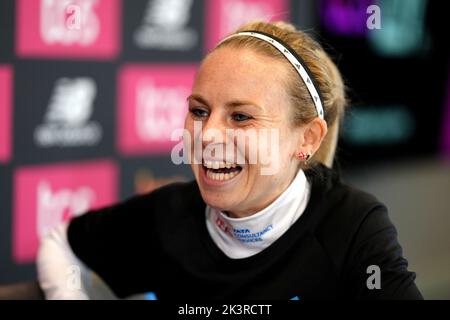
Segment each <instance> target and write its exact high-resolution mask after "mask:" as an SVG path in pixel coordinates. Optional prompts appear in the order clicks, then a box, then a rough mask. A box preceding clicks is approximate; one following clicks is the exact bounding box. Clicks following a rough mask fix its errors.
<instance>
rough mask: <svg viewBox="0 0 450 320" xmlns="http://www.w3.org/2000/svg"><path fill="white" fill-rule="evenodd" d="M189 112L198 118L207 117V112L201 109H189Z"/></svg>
mask: <svg viewBox="0 0 450 320" xmlns="http://www.w3.org/2000/svg"><path fill="white" fill-rule="evenodd" d="M190 112H191V113H192V114H193V115H194V116H195V117H198V118H202V117H207V116H208V112H207V111H206V110H203V109H195V108H194V109H191V110H190Z"/></svg>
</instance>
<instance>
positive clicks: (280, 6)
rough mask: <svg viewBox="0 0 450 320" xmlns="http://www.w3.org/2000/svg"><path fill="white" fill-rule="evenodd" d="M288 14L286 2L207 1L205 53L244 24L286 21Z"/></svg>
mask: <svg viewBox="0 0 450 320" xmlns="http://www.w3.org/2000/svg"><path fill="white" fill-rule="evenodd" d="M288 13H289V1H288V0H214V1H207V8H206V25H207V26H208V27H207V28H206V32H207V33H206V35H205V45H206V51H209V50H211V49H213V48H214V47H215V46H216V45H217V43H218V42H219V41H220V40H221V39H222V38H223V37H225V36H226V35H228V34H229V33H231V32H233V31H234V30H235V29H237V28H238V27H239V26H241V25H242V24H244V23H246V22H249V21H252V20H263V21H266V22H268V21H275V20H287V19H288V18H289V14H288Z"/></svg>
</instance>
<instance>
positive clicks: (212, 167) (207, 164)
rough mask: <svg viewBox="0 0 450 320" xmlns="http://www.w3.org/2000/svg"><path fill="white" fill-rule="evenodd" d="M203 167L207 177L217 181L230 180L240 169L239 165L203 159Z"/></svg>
mask: <svg viewBox="0 0 450 320" xmlns="http://www.w3.org/2000/svg"><path fill="white" fill-rule="evenodd" d="M203 168H204V169H205V171H206V176H207V177H208V178H209V179H211V180H218V181H225V180H230V179H232V178H234V177H235V176H237V175H238V174H239V173H240V172H241V171H242V167H241V166H240V165H237V164H234V163H227V162H223V161H204V162H203Z"/></svg>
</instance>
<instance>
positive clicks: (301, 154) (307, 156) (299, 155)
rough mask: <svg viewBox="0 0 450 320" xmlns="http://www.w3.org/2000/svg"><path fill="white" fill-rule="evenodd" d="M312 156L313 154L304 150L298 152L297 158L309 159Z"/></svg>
mask: <svg viewBox="0 0 450 320" xmlns="http://www.w3.org/2000/svg"><path fill="white" fill-rule="evenodd" d="M310 157H311V154H309V153H304V152H303V151H300V152H298V153H297V159H299V160H304V161H308V159H309V158H310Z"/></svg>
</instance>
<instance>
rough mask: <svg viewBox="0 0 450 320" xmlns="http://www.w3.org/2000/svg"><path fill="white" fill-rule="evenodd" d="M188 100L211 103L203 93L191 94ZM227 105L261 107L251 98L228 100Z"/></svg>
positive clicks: (232, 106)
mask: <svg viewBox="0 0 450 320" xmlns="http://www.w3.org/2000/svg"><path fill="white" fill-rule="evenodd" d="M186 100H188V101H189V100H197V101H199V102H201V103H203V104H205V105H207V106H209V105H210V104H209V103H208V101H207V100H206V99H205V98H203V97H202V96H201V95H198V94H191V95H190V96H189V97H187V99H186ZM225 105H226V106H227V107H231V108H234V107H239V106H255V107H258V108H261V106H259V105H258V104H257V103H255V102H253V101H250V100H232V101H229V102H227V103H226V104H225ZM261 109H262V108H261Z"/></svg>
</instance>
